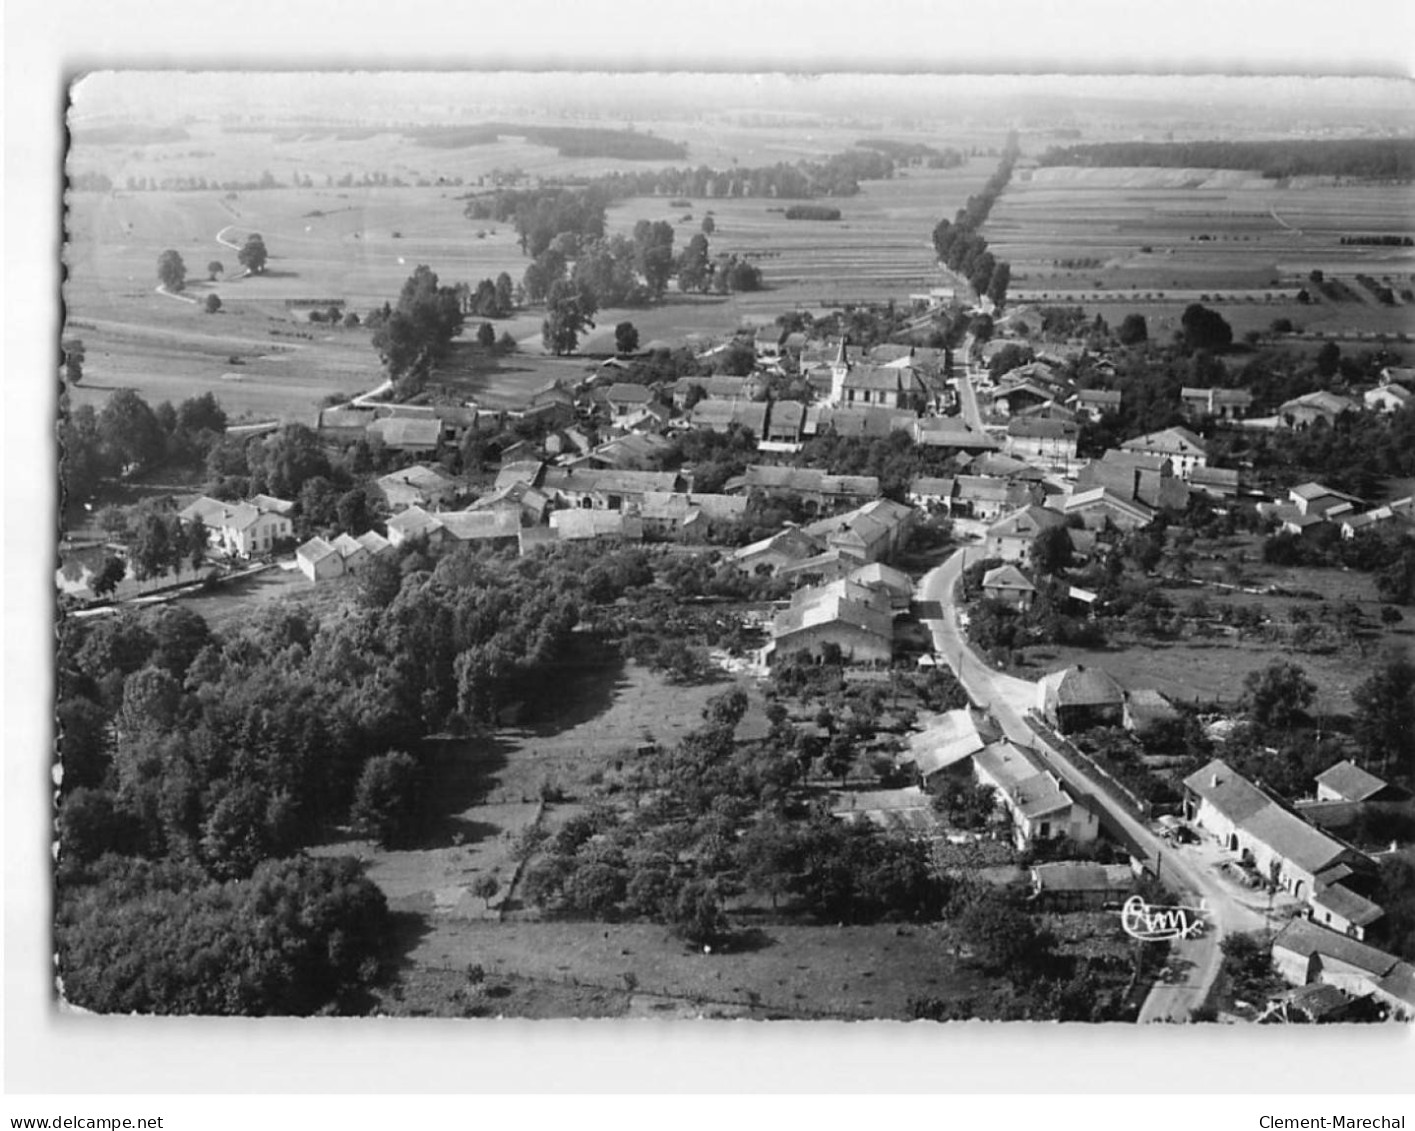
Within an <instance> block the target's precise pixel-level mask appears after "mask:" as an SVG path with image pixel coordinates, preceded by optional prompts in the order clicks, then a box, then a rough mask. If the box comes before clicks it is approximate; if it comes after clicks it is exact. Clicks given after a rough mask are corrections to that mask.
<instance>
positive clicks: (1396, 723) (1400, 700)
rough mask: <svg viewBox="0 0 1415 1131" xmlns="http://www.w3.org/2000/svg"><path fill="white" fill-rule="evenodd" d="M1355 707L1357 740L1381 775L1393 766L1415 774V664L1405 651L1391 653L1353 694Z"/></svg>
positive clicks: (1398, 650)
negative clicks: (1380, 769)
mask: <svg viewBox="0 0 1415 1131" xmlns="http://www.w3.org/2000/svg"><path fill="white" fill-rule="evenodd" d="M1351 698H1352V700H1353V701H1354V702H1355V704H1356V738H1357V741H1359V742H1360V743H1361V748H1362V751H1363V752H1364V753H1365V756H1366V757H1367V758H1368V759H1369V760H1371V761H1373V762H1374V761H1379V762H1380V764H1381V767H1382V771H1383V772H1385V773H1389V772H1390V768H1391V765H1392V763H1394V765H1395V766H1397V767H1399V768H1400V770H1402V771H1404V772H1405V773H1406V774H1409V773H1411V772H1412V770H1415V663H1412V662H1411V659H1410V654H1409V653H1408V652H1407V651H1405V650H1404V649H1403V648H1402V649H1396V650H1392V651H1390V652H1388V653H1387V654H1386V655H1385V656H1384V657H1382V659H1381V662H1380V663H1379V664H1378V665H1377V666H1376V670H1375V671H1374V672H1372V673H1371V675H1370V676H1369V677H1368V678H1367V679H1366V680H1364V681H1363V682H1362V683H1360V684H1358V685H1357V686H1356V688H1355V690H1354V691H1352V693H1351Z"/></svg>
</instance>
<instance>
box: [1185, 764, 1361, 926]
mask: <svg viewBox="0 0 1415 1131" xmlns="http://www.w3.org/2000/svg"><path fill="white" fill-rule="evenodd" d="M1184 792H1185V811H1186V814H1187V815H1188V816H1189V819H1190V820H1193V821H1195V822H1196V823H1197V824H1199V825H1200V826H1202V827H1203V828H1205V829H1207V830H1208V831H1209V832H1211V833H1213V834H1214V835H1215V836H1217V837H1218V838H1219V840H1220V841H1221V842H1222V843H1223V844H1224V845H1225V846H1226V847H1227V848H1228V850H1229V851H1230V852H1236V853H1238V854H1239V855H1240V857H1241V858H1242V859H1243V860H1245V861H1246V862H1248V863H1249V864H1250V865H1251V866H1252V867H1253V868H1255V869H1256V870H1257V872H1258V874H1259V875H1262V876H1265V877H1269V878H1271V879H1273V880H1274V882H1277V883H1279V884H1281V886H1282V887H1283V888H1285V889H1286V890H1288V891H1290V892H1291V893H1292V894H1293V895H1294V896H1296V897H1297V898H1298V899H1301V900H1303V901H1304V902H1311V899H1312V897H1313V895H1314V894H1316V892H1317V891H1318V890H1319V889H1321V888H1325V887H1327V886H1328V885H1329V884H1331V883H1332V881H1333V880H1336V879H1338V878H1341V879H1344V878H1347V877H1349V876H1351V875H1352V874H1353V873H1361V872H1368V871H1369V870H1370V867H1371V864H1370V861H1369V860H1368V859H1367V858H1366V857H1365V856H1364V855H1362V854H1361V853H1360V852H1358V851H1356V849H1354V848H1352V847H1351V846H1350V845H1347V844H1344V843H1342V842H1340V841H1338V840H1336V839H1334V838H1333V837H1331V836H1329V835H1328V834H1326V833H1323V832H1321V831H1320V830H1318V829H1315V828H1313V827H1312V826H1311V825H1309V824H1307V822H1306V821H1304V820H1302V818H1301V817H1299V816H1297V815H1296V814H1295V813H1292V812H1290V811H1289V810H1288V809H1286V808H1285V807H1283V806H1282V805H1281V804H1280V803H1279V802H1278V801H1277V800H1276V799H1274V798H1273V797H1271V796H1270V795H1268V794H1267V793H1265V792H1264V791H1263V790H1262V789H1260V788H1259V787H1258V786H1256V785H1254V784H1253V783H1252V782H1250V781H1248V780H1247V779H1246V778H1244V777H1242V776H1241V775H1240V774H1237V773H1235V772H1234V771H1233V770H1232V769H1230V768H1229V766H1228V765H1227V764H1226V763H1225V762H1223V761H1222V760H1221V759H1214V760H1213V761H1212V762H1210V763H1209V764H1208V765H1207V766H1205V767H1204V768H1203V769H1201V770H1197V771H1195V772H1194V773H1193V774H1191V775H1189V777H1187V778H1185V779H1184Z"/></svg>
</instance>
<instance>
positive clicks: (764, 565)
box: [732, 526, 824, 576]
mask: <svg viewBox="0 0 1415 1131" xmlns="http://www.w3.org/2000/svg"><path fill="white" fill-rule="evenodd" d="M823 549H824V545H823V543H821V542H820V540H819V539H816V538H812V537H811V536H810V535H809V534H807V533H806V532H805V531H804V530H801V529H800V528H799V527H795V526H788V527H787V528H786V529H785V530H779V531H777V533H775V534H773V535H772V536H771V537H769V538H763V539H762V540H761V541H760V542H753V543H752V544H751V545H750V546H743V547H742V548H741V549H740V550H736V551H734V552H733V554H732V564H733V565H735V566H736V567H737V568H738V569H739V570H741V571H742V572H743V573H749V574H752V575H754V576H761V575H763V574H772V573H778V572H780V571H781V570H782V569H784V568H785V567H787V566H792V565H796V564H797V563H799V562H804V561H805V560H806V559H807V558H814V557H815V556H816V555H817V554H819V553H820V552H821V551H822V550H823Z"/></svg>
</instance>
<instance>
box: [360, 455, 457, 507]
mask: <svg viewBox="0 0 1415 1131" xmlns="http://www.w3.org/2000/svg"><path fill="white" fill-rule="evenodd" d="M377 485H378V490H379V493H380V494H382V495H383V499H384V502H386V503H387V504H388V509H389V510H393V511H399V510H402V509H403V508H404V507H415V506H416V507H442V506H446V505H447V504H448V503H450V502H452V501H453V500H454V499H455V498H456V497H457V488H458V484H457V481H456V480H455V479H453V478H451V477H450V476H447V475H444V474H443V473H442V472H440V471H438V470H437V468H435V467H423V466H422V465H414V466H413V467H405V468H403V469H402V470H401V471H392V472H389V473H388V474H387V475H385V476H382V477H381V478H380V479H379V480H378V484H377Z"/></svg>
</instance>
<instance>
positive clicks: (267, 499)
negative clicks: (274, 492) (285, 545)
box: [177, 495, 295, 558]
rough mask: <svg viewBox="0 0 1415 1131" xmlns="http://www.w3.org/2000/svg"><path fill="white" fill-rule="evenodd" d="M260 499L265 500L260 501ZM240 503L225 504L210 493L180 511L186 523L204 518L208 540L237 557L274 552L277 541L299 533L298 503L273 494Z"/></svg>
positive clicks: (181, 517)
mask: <svg viewBox="0 0 1415 1131" xmlns="http://www.w3.org/2000/svg"><path fill="white" fill-rule="evenodd" d="M256 499H260V500H264V502H263V503H257V501H256ZM256 499H251V500H247V501H245V502H240V503H224V502H222V501H221V500H219V499H213V498H210V497H208V496H206V495H203V496H202V497H201V498H199V499H197V500H196V501H195V502H193V503H191V504H189V505H188V506H186V507H185V508H183V509H182V510H181V511H179V512H178V513H177V517H178V518H179V519H181V521H183V522H187V523H190V522H194V521H195V520H197V519H200V520H201V523H202V525H203V526H205V527H206V536H207V540H208V541H209V542H210V543H211V545H212V546H214V547H216V548H217V549H219V550H221V551H222V552H223V553H226V554H230V555H231V556H232V557H236V558H249V557H251V556H253V555H255V554H268V553H271V552H272V551H273V550H274V549H275V546H276V544H277V543H279V542H281V541H283V540H284V539H286V538H292V537H294V534H295V525H294V523H293V522H291V521H290V516H289V511H290V510H291V509H293V507H294V504H293V503H288V502H286V501H285V500H284V499H276V498H274V497H273V496H270V495H259V496H257V497H256Z"/></svg>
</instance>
